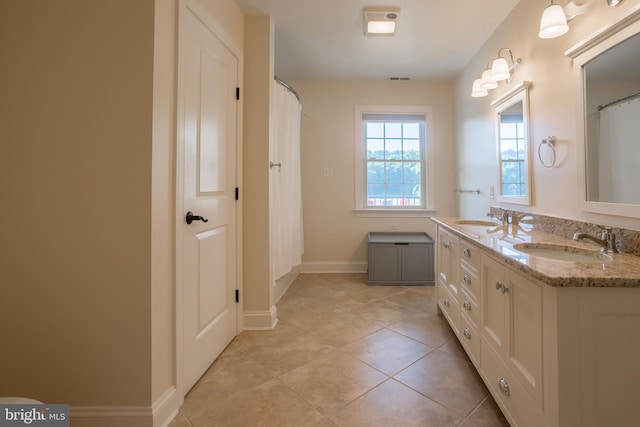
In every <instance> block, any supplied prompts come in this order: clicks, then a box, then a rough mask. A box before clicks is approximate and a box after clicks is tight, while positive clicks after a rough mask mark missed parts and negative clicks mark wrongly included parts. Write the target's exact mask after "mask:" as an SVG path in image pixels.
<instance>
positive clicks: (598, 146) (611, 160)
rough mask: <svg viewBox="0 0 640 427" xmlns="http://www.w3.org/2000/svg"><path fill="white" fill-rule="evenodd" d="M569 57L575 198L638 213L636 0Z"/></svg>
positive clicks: (594, 206) (639, 44)
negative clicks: (574, 133)
mask: <svg viewBox="0 0 640 427" xmlns="http://www.w3.org/2000/svg"><path fill="white" fill-rule="evenodd" d="M566 54H567V56H569V57H571V58H573V61H574V62H573V64H574V73H575V80H576V89H577V90H576V93H577V98H576V103H577V104H576V105H577V107H578V108H577V112H578V117H577V119H578V120H577V122H578V133H577V134H578V139H577V141H576V143H577V145H578V147H577V148H578V150H577V152H578V174H579V182H578V183H579V186H578V188H579V190H580V194H579V197H580V200H579V201H580V203H581V205H582V207H583V209H584V210H585V211H588V212H598V213H603V214H610V215H620V216H630V217H640V5H639V6H638V7H636V8H634V9H632V10H631V11H630V12H629V13H628V14H627V15H626V16H624V17H623V18H622V19H621V20H620V21H619V22H617V23H615V24H613V25H611V26H609V27H606V28H604V29H602V30H600V31H599V32H597V33H596V34H594V35H593V36H592V37H590V38H589V39H587V40H585V41H583V42H581V43H580V44H578V45H576V46H575V47H573V48H572V49H570V50H568V51H567V52H566Z"/></svg>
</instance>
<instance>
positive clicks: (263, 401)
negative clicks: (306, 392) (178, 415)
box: [187, 379, 324, 427]
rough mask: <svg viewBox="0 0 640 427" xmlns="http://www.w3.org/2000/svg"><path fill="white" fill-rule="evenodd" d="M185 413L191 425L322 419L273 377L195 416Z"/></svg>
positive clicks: (303, 424) (296, 425)
mask: <svg viewBox="0 0 640 427" xmlns="http://www.w3.org/2000/svg"><path fill="white" fill-rule="evenodd" d="M187 416H188V418H189V421H190V422H191V424H192V425H193V427H217V426H220V427H247V426H256V427H258V426H264V427H311V426H313V425H314V424H316V423H318V422H319V421H321V420H322V419H323V418H324V417H323V416H322V415H321V414H320V413H319V412H318V411H316V410H315V409H314V408H313V407H312V406H311V405H309V404H308V403H307V402H306V401H305V400H304V399H302V398H300V396H298V395H297V394H296V393H294V392H293V391H292V390H291V389H290V388H289V387H287V386H286V385H284V384H283V383H282V382H281V381H279V380H277V379H272V380H270V381H267V382H266V383H263V384H261V385H259V386H258V387H255V388H252V389H249V390H245V391H240V392H237V393H234V394H231V395H229V396H226V397H225V398H224V399H218V400H216V401H213V402H210V403H209V404H208V405H207V407H206V408H205V409H204V411H202V412H201V413H199V414H198V415H195V416H191V415H188V414H187Z"/></svg>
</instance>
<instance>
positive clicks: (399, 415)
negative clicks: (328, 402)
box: [331, 379, 462, 427]
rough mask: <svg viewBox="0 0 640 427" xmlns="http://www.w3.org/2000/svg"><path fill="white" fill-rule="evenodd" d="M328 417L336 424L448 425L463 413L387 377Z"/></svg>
mask: <svg viewBox="0 0 640 427" xmlns="http://www.w3.org/2000/svg"><path fill="white" fill-rule="evenodd" d="M331 419H332V420H333V421H334V422H335V423H336V424H337V425H338V426H339V427H414V426H415V427H447V426H456V425H458V423H459V422H460V420H461V419H462V417H460V416H459V415H457V414H455V413H454V412H452V411H450V410H448V409H447V408H445V407H443V406H441V405H439V404H437V403H435V402H433V401H431V400H429V399H427V398H426V397H424V396H422V395H420V394H418V393H416V392H415V391H413V390H411V389H409V388H408V387H405V386H404V385H402V384H400V383H398V382H397V381H394V380H392V379H390V380H387V381H385V382H384V383H383V384H381V385H379V386H378V387H376V388H375V389H373V390H372V391H370V392H368V393H367V394H365V395H364V396H362V397H360V398H358V399H357V400H356V401H354V402H352V403H350V404H349V405H348V406H346V407H345V408H344V409H342V410H340V411H339V412H338V413H336V414H335V415H333V416H331Z"/></svg>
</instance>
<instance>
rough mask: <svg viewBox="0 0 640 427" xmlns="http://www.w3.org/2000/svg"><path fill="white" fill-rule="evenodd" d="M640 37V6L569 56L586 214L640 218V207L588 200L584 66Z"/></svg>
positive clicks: (582, 204)
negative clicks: (608, 51) (635, 37)
mask: <svg viewBox="0 0 640 427" xmlns="http://www.w3.org/2000/svg"><path fill="white" fill-rule="evenodd" d="M639 33H640V4H639V5H637V6H635V7H634V8H632V9H631V10H629V11H628V12H627V13H626V14H625V15H624V16H623V17H622V18H621V19H620V20H619V21H618V22H616V23H614V24H611V25H608V26H606V27H603V28H601V29H600V30H598V31H596V32H595V33H594V34H593V35H591V36H590V37H588V38H586V39H585V40H583V41H581V42H580V43H578V44H576V45H575V46H573V47H572V48H570V49H568V50H567V51H566V52H565V55H566V56H567V57H569V58H571V59H572V60H573V74H574V82H575V93H576V98H575V102H576V125H577V129H576V154H577V156H576V160H577V165H576V171H577V178H578V206H580V207H581V209H582V210H583V211H586V212H595V213H599V214H607V215H617V216H625V217H640V205H631V204H624V203H609V202H594V201H589V200H588V199H587V176H586V174H587V168H586V164H587V163H586V162H587V150H586V129H585V126H586V120H585V114H586V106H585V100H586V97H585V92H586V81H585V73H584V66H585V65H586V64H587V63H588V62H589V61H591V60H592V59H593V58H595V57H596V56H598V55H600V54H602V53H604V52H605V51H607V50H609V49H610V48H612V47H614V46H616V45H617V44H619V43H621V42H623V41H625V40H626V39H628V38H630V37H633V36H635V35H637V34H639Z"/></svg>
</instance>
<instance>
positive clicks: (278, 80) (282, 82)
mask: <svg viewBox="0 0 640 427" xmlns="http://www.w3.org/2000/svg"><path fill="white" fill-rule="evenodd" d="M273 79H274V80H275V81H276V82H277V83H279V84H281V85H282V86H284V87H285V88H286V89H287V90H288V91H289V92H291V93H292V94H294V95H295V96H296V99H297V100H298V102H300V96H298V92H296V91H295V89H294V88H292V87H291V86H289V84H288V83H286V82H285V81H284V80H280V79H279V78H278V76H274V77H273Z"/></svg>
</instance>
